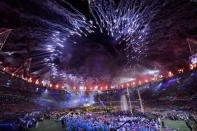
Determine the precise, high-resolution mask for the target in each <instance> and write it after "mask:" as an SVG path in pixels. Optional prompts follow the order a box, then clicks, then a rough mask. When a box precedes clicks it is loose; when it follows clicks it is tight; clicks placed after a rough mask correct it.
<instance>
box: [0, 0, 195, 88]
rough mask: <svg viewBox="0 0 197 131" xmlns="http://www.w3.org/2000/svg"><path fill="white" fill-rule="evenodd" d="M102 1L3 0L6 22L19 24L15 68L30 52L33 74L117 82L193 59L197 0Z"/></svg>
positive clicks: (11, 46) (6, 59)
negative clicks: (190, 45)
mask: <svg viewBox="0 0 197 131" xmlns="http://www.w3.org/2000/svg"><path fill="white" fill-rule="evenodd" d="M95 1H96V2H95V3H94V2H92V3H90V5H89V4H88V1H86V0H65V1H64V0H1V1H0V17H1V19H0V28H9V29H13V30H12V32H11V34H10V36H9V38H8V41H7V42H6V44H5V45H4V47H3V50H2V51H1V55H0V60H1V61H2V62H3V65H4V66H9V67H14V68H15V69H13V71H14V70H16V68H18V67H20V66H21V65H23V64H24V63H25V61H26V60H27V59H29V58H31V60H32V61H31V66H30V72H29V73H30V74H32V75H35V76H36V77H38V78H42V79H48V80H51V81H54V82H67V83H69V84H71V85H73V84H74V83H75V84H76V83H77V84H81V83H99V82H103V83H110V84H111V83H112V84H114V83H118V80H119V79H122V78H135V77H137V76H139V75H141V74H142V73H143V72H144V71H146V70H155V69H157V70H160V71H161V72H164V71H167V70H173V69H177V68H180V67H184V66H185V65H187V64H188V63H189V56H190V52H189V48H188V44H187V41H186V39H187V38H193V39H197V3H195V2H191V1H189V0H150V1H147V2H143V0H122V1H113V0H112V1H113V3H110V2H109V0H95ZM103 1H105V2H103ZM118 4H119V6H118ZM125 4H127V5H125ZM123 7H124V8H123ZM111 18H113V20H112V21H110V20H111ZM101 30H102V31H101ZM91 31H93V32H91ZM8 52H9V53H10V54H9V55H8V54H7V53H8ZM19 73H20V72H19Z"/></svg>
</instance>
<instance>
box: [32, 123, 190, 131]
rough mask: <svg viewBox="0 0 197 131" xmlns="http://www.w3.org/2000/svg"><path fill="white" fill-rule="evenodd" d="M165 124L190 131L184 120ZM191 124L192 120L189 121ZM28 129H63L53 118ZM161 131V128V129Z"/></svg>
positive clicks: (36, 130) (60, 130)
mask: <svg viewBox="0 0 197 131" xmlns="http://www.w3.org/2000/svg"><path fill="white" fill-rule="evenodd" d="M164 123H165V126H166V127H167V128H170V129H179V131H190V130H189V129H188V127H187V126H186V124H185V122H184V121H180V120H177V121H172V120H165V121H164ZM191 124H192V122H191ZM30 131H65V129H64V128H62V126H61V123H60V122H56V121H55V120H44V121H43V122H40V123H39V124H38V127H37V128H32V129H30ZM162 131H163V130H162Z"/></svg>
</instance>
